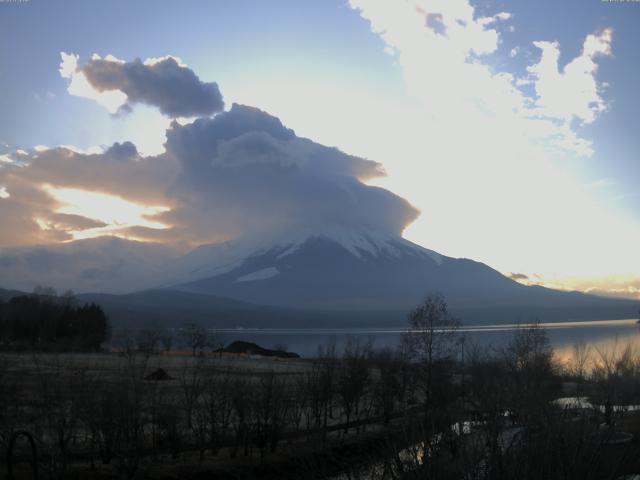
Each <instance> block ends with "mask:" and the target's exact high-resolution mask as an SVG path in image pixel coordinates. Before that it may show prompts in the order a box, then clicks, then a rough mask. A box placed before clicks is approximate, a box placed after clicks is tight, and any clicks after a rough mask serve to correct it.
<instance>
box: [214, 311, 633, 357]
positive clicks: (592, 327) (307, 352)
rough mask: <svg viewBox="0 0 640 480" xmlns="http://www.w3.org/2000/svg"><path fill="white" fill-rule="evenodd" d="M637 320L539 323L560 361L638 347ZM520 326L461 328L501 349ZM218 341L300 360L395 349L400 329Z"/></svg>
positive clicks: (280, 333) (243, 333)
mask: <svg viewBox="0 0 640 480" xmlns="http://www.w3.org/2000/svg"><path fill="white" fill-rule="evenodd" d="M636 322H637V320H636V319H629V320H596V321H572V322H555V323H541V324H540V326H541V327H542V328H544V329H546V331H547V335H548V337H549V340H550V343H551V345H552V346H553V348H554V350H555V351H556V354H557V355H558V357H560V358H561V359H566V358H568V357H569V356H570V355H571V351H572V349H573V346H574V345H576V344H578V343H581V342H583V343H586V344H589V345H591V346H593V347H595V348H597V349H600V350H602V351H603V350H605V349H612V348H617V349H622V348H624V346H626V345H628V344H632V345H637V346H638V347H640V325H639V324H637V323H636ZM521 326H522V325H515V324H514V325H473V326H468V327H465V326H462V327H461V328H460V329H459V332H460V333H464V334H465V336H466V337H467V341H469V342H473V343H477V344H481V345H494V346H500V345H504V344H505V343H506V342H508V341H509V340H510V339H511V338H513V335H514V332H515V330H516V329H517V328H520V327H521ZM216 332H217V335H218V336H219V338H220V340H221V341H222V342H223V343H225V344H228V343H230V342H232V341H234V340H245V341H249V342H255V343H257V344H258V345H260V346H263V347H267V348H273V347H275V346H279V345H283V346H286V348H287V349H288V350H289V351H292V352H296V353H298V354H300V355H302V356H303V357H311V356H314V355H315V354H316V352H317V350H318V346H319V345H327V344H329V342H331V341H335V342H336V348H337V351H338V352H341V351H342V348H343V347H344V344H345V342H346V340H347V338H348V337H350V336H353V337H357V338H360V339H361V340H362V341H368V340H371V341H372V342H373V346H374V348H383V347H387V346H394V345H397V344H398V342H399V341H400V337H401V335H402V333H404V332H405V330H404V329H402V328H388V329H385V328H357V329H356V328H349V329H338V328H332V329H303V328H300V329H249V328H247V329H223V330H217V331H216Z"/></svg>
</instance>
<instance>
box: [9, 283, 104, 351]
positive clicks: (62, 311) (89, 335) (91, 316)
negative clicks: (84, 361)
mask: <svg viewBox="0 0 640 480" xmlns="http://www.w3.org/2000/svg"><path fill="white" fill-rule="evenodd" d="M110 333H111V327H110V324H109V320H108V318H107V316H106V315H105V313H104V311H103V310H102V308H101V307H100V306H99V305H97V304H95V303H93V302H91V303H87V304H79V303H78V301H77V300H76V298H75V297H74V296H73V294H72V293H71V292H67V293H65V294H62V295H57V294H56V292H55V291H54V290H52V289H42V288H38V289H36V290H35V291H34V293H33V294H31V295H20V296H16V297H13V298H11V299H10V300H9V301H8V302H3V301H0V346H1V347H3V348H5V349H13V350H21V349H22V350H24V349H37V350H56V351H71V350H74V351H97V350H99V349H100V348H101V345H102V344H103V343H104V342H105V341H106V340H108V338H109V336H110Z"/></svg>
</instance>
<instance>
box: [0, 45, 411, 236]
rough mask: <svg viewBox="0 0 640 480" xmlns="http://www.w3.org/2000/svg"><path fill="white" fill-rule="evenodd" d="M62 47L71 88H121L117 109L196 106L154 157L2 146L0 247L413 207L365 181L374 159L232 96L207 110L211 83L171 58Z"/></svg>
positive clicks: (331, 223) (248, 230) (307, 222)
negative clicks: (81, 56) (0, 226)
mask: <svg viewBox="0 0 640 480" xmlns="http://www.w3.org/2000/svg"><path fill="white" fill-rule="evenodd" d="M62 56H63V63H62V65H61V68H60V71H61V74H62V76H63V77H66V78H69V79H70V80H71V83H70V87H69V88H70V91H71V92H72V93H74V92H75V94H79V93H78V92H80V93H81V92H82V91H83V90H82V88H84V87H86V86H87V85H89V86H90V87H91V89H93V93H96V92H97V96H95V97H91V95H90V93H91V92H88V91H86V90H85V91H84V92H85V93H87V92H88V93H87V95H85V96H88V97H91V98H93V99H94V100H96V101H98V102H99V103H103V104H104V102H106V103H108V102H109V101H111V100H105V97H104V96H100V95H102V94H103V93H108V92H112V91H117V92H120V93H121V94H123V95H124V97H122V98H120V100H118V101H120V106H119V107H118V109H122V108H123V106H124V108H126V107H127V106H130V105H132V104H135V103H146V104H150V105H155V106H157V107H158V108H159V109H160V110H161V111H162V112H163V113H165V114H167V115H171V116H189V115H204V116H203V117H202V118H198V119H197V120H195V121H193V122H192V123H187V124H184V122H183V123H182V124H181V123H178V122H176V121H174V122H173V123H172V124H171V125H170V128H169V129H168V130H167V132H166V138H167V140H166V143H165V151H164V152H163V153H161V154H159V155H155V156H143V155H141V154H140V153H139V152H138V149H137V148H136V145H134V144H133V143H131V142H122V143H115V144H113V145H111V146H110V147H108V148H102V150H101V151H97V152H96V151H92V152H82V151H79V150H78V149H75V148H72V147H66V146H64V147H63V146H61V147H55V148H38V149H34V150H31V151H29V152H25V151H21V152H15V153H13V154H10V155H6V157H7V159H8V161H7V162H3V164H2V166H0V187H2V188H3V192H5V193H6V194H5V195H3V198H0V212H2V216H3V217H7V218H11V219H12V222H11V228H10V229H9V230H8V231H7V230H5V233H3V234H0V246H11V245H30V244H31V245H33V244H47V243H56V242H59V241H68V240H74V239H80V238H88V237H93V236H100V235H118V236H122V237H126V238H133V239H137V240H145V241H155V242H161V243H172V244H188V245H192V246H193V245H199V244H204V243H215V242H218V241H221V240H226V239H230V238H235V237H238V236H242V235H246V234H254V235H255V234H258V235H264V234H278V232H283V231H287V232H289V231H292V230H300V229H303V230H304V231H305V232H310V233H313V232H322V231H324V230H326V229H330V228H334V227H339V228H341V227H350V228H366V229H370V230H378V231H384V232H387V233H393V234H400V233H401V232H402V230H403V229H404V228H405V227H406V226H407V225H408V224H409V223H411V222H412V221H413V220H414V219H415V218H416V217H417V216H418V211H417V210H416V209H415V208H414V207H413V206H411V205H410V204H409V203H408V202H407V201H406V200H404V199H402V198H400V197H398V196H397V195H394V194H393V193H391V192H389V191H388V190H385V189H382V188H379V187H374V186H370V185H367V184H366V183H365V182H366V181H367V180H369V179H372V178H375V177H380V176H383V175H384V174H385V172H384V170H383V168H382V166H381V165H380V164H379V163H377V162H374V161H371V160H366V159H363V158H359V157H355V156H352V155H348V154H346V153H344V152H342V151H340V150H338V149H337V148H331V147H326V146H324V145H320V144H318V143H315V142H313V141H311V140H309V139H306V138H301V137H298V136H297V135H296V134H295V132H294V131H293V130H291V129H289V128H287V127H285V126H284V125H283V124H282V123H281V121H280V120H279V119H278V118H276V117H274V116H271V115H269V114H268V113H266V112H263V111H261V110H259V109H257V108H253V107H247V106H242V105H236V104H234V105H233V106H232V108H231V109H230V110H229V111H224V112H220V113H217V114H216V115H215V116H214V117H209V116H208V115H210V114H212V113H216V112H218V111H219V110H220V109H221V108H222V106H223V104H222V97H221V95H220V93H219V91H218V89H217V86H216V84H215V83H202V82H201V81H200V80H199V79H198V77H197V76H196V75H195V74H194V73H193V72H192V71H191V70H190V69H188V68H187V67H186V66H184V65H181V64H180V63H179V62H178V61H177V60H175V59H174V58H173V57H166V58H163V59H159V60H157V59H156V60H147V61H145V62H142V61H141V60H139V59H136V60H134V61H132V62H123V61H121V60H118V59H115V58H114V57H111V56H108V57H106V58H105V59H101V58H99V57H94V58H92V60H91V61H90V62H89V63H87V64H86V65H84V66H83V67H78V66H77V60H78V59H77V57H76V56H70V55H67V54H63V55H62ZM78 82H85V85H84V87H82V88H80V87H79V86H78V85H81V84H80V83H78ZM81 86H82V85H81ZM116 103H117V102H115V101H114V103H113V104H111V106H112V107H113V106H115V105H116Z"/></svg>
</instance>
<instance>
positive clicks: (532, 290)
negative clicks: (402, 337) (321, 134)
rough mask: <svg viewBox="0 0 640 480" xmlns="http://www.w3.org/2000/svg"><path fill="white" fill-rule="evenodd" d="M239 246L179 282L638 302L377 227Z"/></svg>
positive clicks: (241, 289) (543, 301)
mask: <svg viewBox="0 0 640 480" xmlns="http://www.w3.org/2000/svg"><path fill="white" fill-rule="evenodd" d="M234 248H236V250H235V257H234V258H233V261H228V260H229V258H230V257H226V258H225V260H227V261H225V262H222V263H221V262H219V260H218V259H219V258H220V257H219V251H216V250H215V249H212V250H209V251H206V250H205V249H202V250H200V251H199V252H198V262H199V269H198V270H197V271H195V272H191V273H192V274H193V275H195V276H198V275H199V274H202V273H203V272H207V271H209V272H215V274H214V275H209V276H203V277H200V278H197V279H195V280H192V281H188V282H183V283H180V284H178V285H176V286H175V288H179V289H181V290H184V291H189V292H195V293H204V294H214V295H219V296H224V297H229V298H234V299H237V300H242V301H246V302H252V303H257V304H263V305H272V306H280V307H294V308H311V309H323V310H351V311H365V310H369V311H372V310H388V311H402V310H404V311H406V310H407V309H409V308H411V307H412V306H414V305H415V304H416V303H418V302H419V301H420V300H421V299H422V298H423V297H424V296H425V295H426V294H427V293H430V292H438V293H442V294H443V295H444V296H445V297H446V298H447V301H448V302H449V304H450V305H451V307H452V308H454V309H458V310H461V311H462V310H467V311H470V310H474V309H475V310H482V309H485V310H486V309H494V310H495V309H503V310H505V309H511V310H512V311H517V310H518V309H521V311H522V314H523V315H526V314H527V312H528V311H538V312H539V311H541V309H542V310H543V309H568V310H570V309H579V310H581V311H582V312H583V313H585V310H588V309H590V308H605V309H606V307H611V308H613V307H616V308H621V307H623V306H625V308H626V307H629V308H630V306H631V305H632V304H633V302H632V301H616V300H613V299H605V298H601V297H595V296H591V295H585V294H581V293H577V292H561V291H555V290H550V289H546V288H543V287H528V286H524V285H521V284H519V283H517V282H514V281H513V280H511V279H509V278H507V277H505V276H504V275H502V274H500V273H499V272H497V271H496V270H493V269H492V268H490V267H488V266H486V265H484V264H482V263H479V262H475V261H472V260H467V259H454V258H449V257H445V256H442V255H439V254H437V253H435V252H433V251H430V250H427V249H424V248H422V247H420V246H418V245H415V244H413V243H411V242H409V241H407V240H405V239H402V238H401V237H397V236H393V235H382V234H378V233H376V232H362V233H356V232H350V231H338V232H335V231H332V232H328V233H323V234H319V235H310V236H308V237H304V238H297V239H295V240H293V241H292V240H290V239H288V240H287V239H285V240H283V241H280V242H279V243H276V244H273V245H271V246H269V247H263V248H259V249H257V250H256V251H253V252H251V253H248V254H246V256H244V257H243V256H242V255H241V254H240V250H241V249H240V248H237V247H234V246H233V245H229V246H227V251H231V250H234ZM216 262H217V263H216ZM631 314H632V310H631V309H629V315H631Z"/></svg>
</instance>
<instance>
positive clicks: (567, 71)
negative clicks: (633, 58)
mask: <svg viewBox="0 0 640 480" xmlns="http://www.w3.org/2000/svg"><path fill="white" fill-rule="evenodd" d="M611 36H612V32H611V29H605V30H603V31H602V32H600V33H599V34H591V35H588V36H587V38H586V39H585V41H584V45H583V50H582V54H581V55H579V56H578V57H576V58H574V59H573V60H572V61H571V62H569V63H568V64H567V65H566V66H565V67H564V68H563V69H560V67H559V59H560V45H559V44H558V43H557V42H543V41H538V42H534V45H535V46H536V47H537V48H539V49H540V50H541V51H542V56H541V58H540V62H539V63H537V64H535V65H532V66H530V67H529V68H528V71H529V72H530V73H531V74H532V75H533V77H534V79H535V80H534V85H535V90H536V94H537V96H538V98H537V99H536V102H535V105H536V108H537V109H538V113H539V114H541V115H546V116H549V117H553V118H557V119H560V120H562V121H565V122H571V120H573V119H574V118H577V119H578V120H580V121H582V122H585V123H591V122H593V121H594V120H595V119H596V117H597V116H598V115H599V114H600V113H602V112H603V111H605V110H606V108H607V104H606V102H605V101H604V99H603V98H602V95H601V87H600V86H599V85H598V81H597V79H596V77H595V75H596V73H597V71H598V64H597V63H596V61H595V60H596V58H597V57H599V56H610V55H611Z"/></svg>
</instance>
